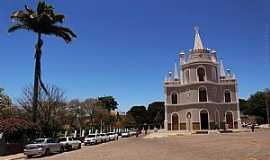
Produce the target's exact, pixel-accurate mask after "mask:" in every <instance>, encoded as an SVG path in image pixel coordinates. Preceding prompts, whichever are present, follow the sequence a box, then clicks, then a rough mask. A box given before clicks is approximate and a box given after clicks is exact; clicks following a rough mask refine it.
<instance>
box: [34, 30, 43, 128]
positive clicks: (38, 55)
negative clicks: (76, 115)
mask: <svg viewBox="0 0 270 160" xmlns="http://www.w3.org/2000/svg"><path fill="white" fill-rule="evenodd" d="M41 47H42V40H41V33H38V42H37V44H36V54H35V60H36V61H35V75H34V89H33V113H32V114H33V117H32V118H33V122H34V123H35V122H36V120H37V106H38V93H39V78H40V59H41Z"/></svg>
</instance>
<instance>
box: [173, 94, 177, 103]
mask: <svg viewBox="0 0 270 160" xmlns="http://www.w3.org/2000/svg"><path fill="white" fill-rule="evenodd" d="M172 104H177V94H176V93H173V94H172Z"/></svg>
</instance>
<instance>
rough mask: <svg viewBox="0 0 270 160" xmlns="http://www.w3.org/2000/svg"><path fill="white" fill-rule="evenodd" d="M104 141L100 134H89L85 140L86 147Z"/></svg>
mask: <svg viewBox="0 0 270 160" xmlns="http://www.w3.org/2000/svg"><path fill="white" fill-rule="evenodd" d="M101 142H102V139H101V136H100V135H99V134H89V135H88V136H86V137H85V138H84V145H89V144H98V143H101Z"/></svg>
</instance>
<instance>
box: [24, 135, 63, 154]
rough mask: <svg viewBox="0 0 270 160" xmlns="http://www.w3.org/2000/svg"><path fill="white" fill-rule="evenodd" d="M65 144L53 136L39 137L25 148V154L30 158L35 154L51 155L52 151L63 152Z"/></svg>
mask: <svg viewBox="0 0 270 160" xmlns="http://www.w3.org/2000/svg"><path fill="white" fill-rule="evenodd" d="M63 151H64V146H63V144H61V143H58V141H57V140H55V139H52V138H38V139H35V140H34V141H33V142H32V143H31V144H28V145H26V146H25V148H24V154H25V155H26V156H27V157H28V158H30V157H32V156H34V155H42V156H43V155H49V154H50V153H55V152H60V153H61V152H63Z"/></svg>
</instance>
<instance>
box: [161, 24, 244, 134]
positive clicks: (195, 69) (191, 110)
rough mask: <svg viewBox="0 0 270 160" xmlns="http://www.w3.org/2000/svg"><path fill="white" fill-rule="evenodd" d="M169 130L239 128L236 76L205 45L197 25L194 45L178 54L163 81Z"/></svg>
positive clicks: (166, 124)
mask: <svg viewBox="0 0 270 160" xmlns="http://www.w3.org/2000/svg"><path fill="white" fill-rule="evenodd" d="M164 94H165V120H164V127H165V129H166V130H169V131H170V130H173V131H188V132H192V131H199V130H214V129H224V127H226V129H231V130H232V129H238V128H239V127H240V111H239V100H238V88H237V79H236V77H235V75H234V74H233V73H232V72H231V71H230V70H229V69H226V71H225V68H224V65H223V61H222V60H218V59H217V52H216V50H215V49H208V48H204V46H203V43H202V40H201V38H200V34H199V29H198V28H195V37H194V48H193V49H190V50H189V52H188V54H185V53H184V51H181V52H180V53H179V65H177V64H175V66H174V70H173V72H169V73H168V75H166V77H165V81H164Z"/></svg>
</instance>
